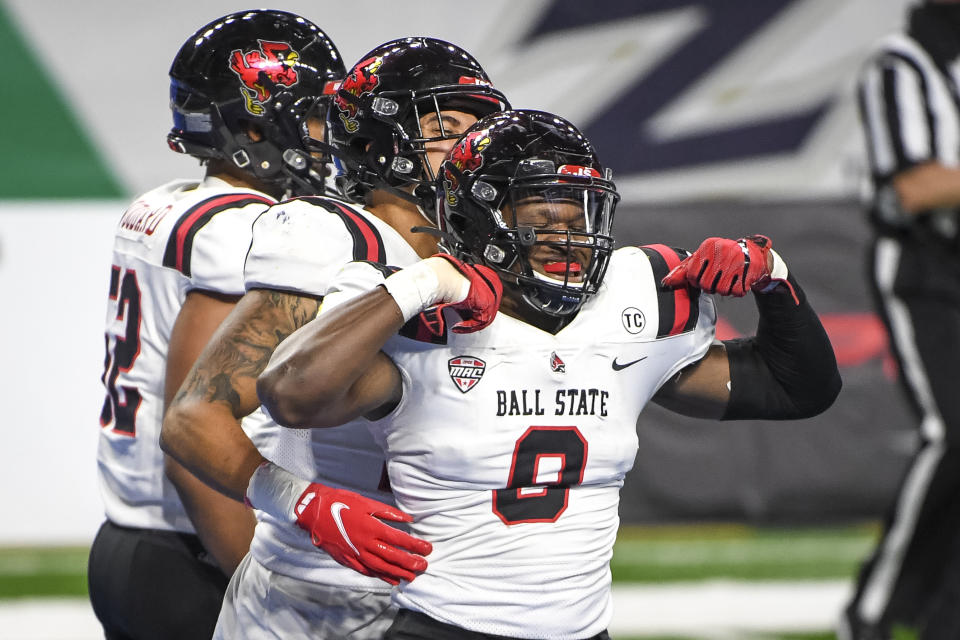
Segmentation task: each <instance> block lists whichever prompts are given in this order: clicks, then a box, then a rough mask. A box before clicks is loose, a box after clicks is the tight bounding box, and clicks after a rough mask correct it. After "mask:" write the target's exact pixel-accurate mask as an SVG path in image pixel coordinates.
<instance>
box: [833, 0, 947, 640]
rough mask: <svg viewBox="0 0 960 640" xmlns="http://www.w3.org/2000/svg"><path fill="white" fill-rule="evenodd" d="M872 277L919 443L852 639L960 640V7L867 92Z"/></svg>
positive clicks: (925, 10)
mask: <svg viewBox="0 0 960 640" xmlns="http://www.w3.org/2000/svg"><path fill="white" fill-rule="evenodd" d="M859 100H860V113H861V118H862V121H863V126H864V134H865V137H866V141H867V147H868V152H869V153H868V155H869V159H870V166H871V173H872V180H873V186H874V197H873V200H872V202H871V203H870V209H869V214H870V221H871V224H872V228H873V231H874V240H873V243H872V246H871V251H870V256H869V273H870V278H871V283H872V285H873V292H874V295H875V299H876V303H877V305H878V308H879V312H880V314H881V316H882V317H883V320H884V322H885V323H886V326H887V329H888V331H889V334H890V337H891V340H892V344H893V349H894V353H895V355H896V357H897V361H898V363H899V367H900V379H901V381H902V382H903V384H904V387H905V388H906V391H907V395H908V397H909V399H910V402H911V404H912V405H913V407H914V408H915V409H916V412H917V416H918V418H919V421H918V429H919V440H920V445H919V448H918V449H917V451H916V454H915V457H914V458H913V460H912V462H911V464H910V467H909V469H908V471H907V474H906V476H905V477H904V478H903V481H902V485H901V488H900V492H899V495H898V496H897V498H896V501H895V502H894V504H893V505H892V508H891V510H890V512H889V513H888V515H887V520H886V522H885V528H884V533H883V537H882V538H881V540H880V542H879V544H878V546H877V548H876V550H875V551H874V553H873V555H872V556H871V557H870V559H869V560H868V561H867V562H866V563H865V564H864V566H863V567H862V569H861V572H860V576H859V578H858V580H857V585H856V592H855V594H854V596H853V599H852V600H851V602H850V603H849V605H848V606H847V608H846V609H845V611H844V615H843V620H842V621H841V624H840V629H839V634H838V635H839V637H840V638H841V639H853V640H868V639H869V640H872V639H875V638H877V639H879V638H890V637H891V634H892V633H893V631H894V629H896V628H898V627H901V628H905V629H912V630H914V632H915V633H917V634H918V635H917V637H918V638H921V639H922V640H930V639H934V638H937V639H939V638H951V639H956V638H960V384H958V383H957V378H956V377H954V376H956V370H957V367H958V365H960V233H958V211H960V2H957V1H956V0H955V1H953V2H950V1H947V0H939V1H937V0H927V1H926V2H925V3H923V4H920V5H918V6H915V7H914V8H912V9H911V11H910V13H909V21H908V26H907V28H906V31H905V32H902V33H895V34H891V35H889V36H887V37H886V38H885V39H884V40H882V42H881V43H880V46H879V48H878V50H877V51H876V53H875V54H874V55H873V56H872V57H871V58H870V60H869V61H868V63H867V64H866V66H865V68H864V70H863V72H862V74H861V76H860V82H859Z"/></svg>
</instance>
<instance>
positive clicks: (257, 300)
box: [160, 289, 318, 501]
mask: <svg viewBox="0 0 960 640" xmlns="http://www.w3.org/2000/svg"><path fill="white" fill-rule="evenodd" d="M317 307H318V302H317V301H316V300H315V299H314V298H312V297H307V296H300V295H297V294H293V293H287V292H280V291H272V290H266V289H254V290H251V291H249V292H248V293H247V294H246V295H245V296H243V298H241V300H240V302H239V303H238V304H237V305H236V307H235V308H234V309H233V311H231V313H230V315H228V316H227V318H226V319H225V320H224V322H223V324H221V325H220V328H219V329H218V330H217V331H216V333H215V334H214V336H213V338H212V339H211V341H210V343H209V344H208V345H207V346H206V347H205V348H204V350H203V352H202V353H201V355H200V358H199V359H198V360H197V362H196V363H195V364H194V365H193V368H192V369H191V370H190V373H189V374H188V376H187V378H186V380H185V381H184V383H183V385H182V386H181V387H180V389H179V390H178V391H177V393H176V395H175V396H174V398H173V400H172V401H171V402H170V406H169V408H168V410H167V414H166V417H165V418H164V421H163V429H162V430H161V433H160V446H161V447H162V448H163V450H164V451H165V452H166V453H167V454H169V455H170V456H172V457H173V458H175V459H176V461H177V462H179V463H180V464H181V465H182V466H183V467H186V469H187V470H189V471H190V472H192V473H193V474H194V475H195V476H196V477H197V478H199V479H200V480H202V481H203V482H204V483H206V484H207V485H209V486H211V487H213V488H215V489H217V490H218V491H220V492H221V493H223V494H225V495H227V496H229V497H231V498H233V499H234V500H237V501H242V500H243V498H244V494H245V492H246V489H247V484H248V482H249V480H250V476H251V475H252V474H253V472H254V470H255V469H256V468H257V466H258V465H259V464H260V463H261V462H263V456H261V455H260V453H259V452H258V451H257V449H256V447H255V446H254V445H253V443H252V442H251V441H250V439H249V438H248V437H247V436H246V434H245V433H244V432H243V430H242V429H241V428H240V419H241V418H243V417H244V416H247V415H249V414H250V413H252V412H253V411H254V410H255V409H256V408H257V407H258V406H259V405H260V401H259V400H258V399H257V394H256V379H257V376H258V375H259V374H260V372H261V371H263V369H264V367H265V366H266V364H267V361H268V360H269V358H270V354H271V353H272V352H273V350H274V349H275V348H276V346H277V345H278V344H279V343H280V342H281V341H282V340H283V339H284V338H285V337H287V336H288V335H290V334H291V333H293V331H295V330H296V329H297V328H298V327H300V326H302V325H304V324H306V322H307V321H308V320H310V319H311V318H313V317H314V316H315V315H316V312H317Z"/></svg>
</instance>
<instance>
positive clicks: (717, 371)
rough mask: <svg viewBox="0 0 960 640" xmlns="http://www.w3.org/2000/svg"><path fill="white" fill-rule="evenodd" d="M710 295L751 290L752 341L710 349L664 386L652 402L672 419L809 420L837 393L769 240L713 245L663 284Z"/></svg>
mask: <svg viewBox="0 0 960 640" xmlns="http://www.w3.org/2000/svg"><path fill="white" fill-rule="evenodd" d="M664 284H666V285H672V286H679V285H687V286H695V287H698V288H700V289H703V290H704V291H707V292H710V293H720V294H722V295H736V296H743V295H746V293H747V292H748V291H753V294H754V296H755V299H756V302H757V309H758V310H759V313H760V320H759V324H758V326H757V334H756V335H755V336H753V337H751V338H746V339H741V340H729V341H726V342H724V343H720V344H716V345H713V346H712V347H711V348H710V349H709V351H708V352H707V354H706V355H705V356H704V357H703V358H702V359H701V360H699V361H698V362H696V363H694V364H692V365H690V366H688V367H686V368H685V369H683V370H682V371H680V372H679V373H678V374H677V375H676V376H674V377H673V378H672V379H671V380H670V381H668V382H667V383H666V384H665V385H664V386H663V387H661V389H660V391H658V393H657V395H656V396H655V397H654V401H655V402H657V403H658V404H660V405H662V406H664V407H666V408H668V409H670V410H672V411H676V412H677V413H682V414H684V415H689V416H693V417H698V418H719V419H724V420H744V419H761V418H765V419H774V420H778V419H779V420H787V419H798V418H809V417H812V416H815V415H817V414H819V413H822V412H823V411H825V410H826V409H827V408H828V407H829V406H830V405H831V404H833V401H834V400H835V399H836V397H837V394H839V393H840V387H841V381H840V373H839V371H838V370H837V362H836V358H835V357H834V354H833V347H832V346H831V344H830V340H829V338H828V337H827V334H826V332H825V331H824V329H823V326H822V325H821V324H820V320H819V318H818V317H817V314H816V313H815V312H814V311H813V309H812V308H811V307H810V305H809V304H808V303H807V300H806V296H805V295H804V293H803V291H802V290H801V289H800V287H799V285H798V284H797V282H796V280H795V279H794V278H793V277H792V276H788V275H787V269H786V265H785V264H784V263H783V261H782V260H780V258H779V256H777V255H776V254H774V253H773V252H772V251H771V250H770V247H769V240H767V239H766V238H763V237H762V236H751V237H750V238H742V239H741V240H739V241H737V242H734V241H732V240H725V239H721V238H710V239H708V240H706V241H704V243H703V244H702V245H701V246H700V248H699V249H698V250H697V252H695V253H694V254H693V255H692V256H690V257H689V258H687V259H686V260H684V261H683V262H682V263H681V264H680V266H678V267H677V268H676V269H674V271H672V272H671V273H670V274H668V276H667V277H666V278H665V279H664Z"/></svg>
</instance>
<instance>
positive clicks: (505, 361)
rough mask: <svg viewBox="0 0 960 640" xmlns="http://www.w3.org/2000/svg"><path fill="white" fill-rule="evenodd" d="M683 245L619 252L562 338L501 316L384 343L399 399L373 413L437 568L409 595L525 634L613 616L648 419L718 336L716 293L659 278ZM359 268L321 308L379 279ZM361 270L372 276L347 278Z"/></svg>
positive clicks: (401, 598) (418, 604) (572, 634)
mask: <svg viewBox="0 0 960 640" xmlns="http://www.w3.org/2000/svg"><path fill="white" fill-rule="evenodd" d="M681 257H682V256H681V255H678V254H677V252H675V251H673V250H672V249H669V248H667V247H664V246H662V245H657V246H651V247H644V248H634V247H630V248H624V249H620V250H618V251H616V252H615V253H614V255H613V257H612V259H611V263H610V266H609V269H608V271H607V274H606V277H605V280H604V282H603V284H602V285H601V287H600V289H599V291H598V292H597V294H596V295H594V296H593V297H591V298H590V299H589V300H588V301H587V302H586V304H585V305H584V306H583V308H582V309H581V310H580V312H579V313H578V314H577V316H576V318H575V319H574V320H573V321H572V322H571V323H570V324H569V325H568V326H567V327H565V328H564V329H563V330H561V331H560V332H558V333H557V334H556V335H553V334H550V333H546V332H543V331H540V330H539V329H536V328H535V327H533V326H531V325H529V324H526V323H524V322H521V321H519V320H516V319H514V318H512V317H510V316H507V315H506V314H498V315H497V318H496V319H495V321H494V322H493V324H492V325H490V326H489V327H488V328H486V329H484V330H482V331H479V332H476V333H472V334H467V335H458V334H453V333H448V334H447V336H446V339H445V343H444V344H429V343H428V342H424V341H418V340H414V339H410V338H407V337H404V336H403V335H402V334H403V333H406V334H407V335H412V333H413V332H412V331H411V329H410V327H409V325H408V326H407V327H405V331H404V332H401V335H399V336H397V337H394V338H392V339H391V340H390V341H389V342H388V343H387V345H386V346H385V348H384V351H385V352H386V353H387V354H388V355H389V356H390V357H391V358H392V359H393V360H394V362H395V363H396V365H397V367H398V368H399V370H400V372H401V375H402V379H403V399H402V401H401V403H400V405H399V406H398V407H397V408H396V410H395V411H394V412H393V413H392V414H391V415H389V416H388V417H386V418H384V419H382V420H380V421H378V422H375V423H368V424H369V425H370V428H371V430H372V432H373V433H374V436H375V438H376V439H377V441H378V442H379V443H380V444H381V445H382V446H383V447H384V448H385V450H386V452H387V459H388V469H389V478H390V483H391V486H392V488H393V492H394V495H395V497H396V500H397V504H398V505H399V506H400V508H402V509H403V510H404V511H406V512H407V513H409V514H410V515H412V516H413V518H414V523H413V525H412V526H411V533H413V534H414V535H417V536H420V537H422V538H424V539H426V540H429V541H430V542H431V543H432V544H433V552H432V553H431V554H430V556H429V557H428V562H429V566H428V568H427V570H426V572H425V573H423V574H422V575H420V576H418V577H417V578H416V579H415V580H413V581H412V582H410V583H401V585H400V586H399V587H398V588H397V589H396V590H395V591H394V600H395V602H396V603H397V604H398V605H399V606H401V607H405V608H408V609H414V610H417V611H422V612H424V613H426V614H428V615H429V616H431V617H433V618H435V619H437V620H441V621H443V622H447V623H450V624H454V625H458V626H461V627H465V628H467V629H470V630H473V631H478V632H483V633H490V634H498V635H506V636H514V637H520V638H584V637H589V636H592V635H594V634H596V633H599V632H600V631H602V630H603V629H604V628H605V627H606V626H607V624H608V623H609V621H610V616H611V594H610V569H609V563H610V558H611V556H612V551H613V543H614V540H615V538H616V535H617V528H618V526H619V516H618V506H619V498H620V488H621V486H622V485H623V479H624V475H625V474H626V473H627V471H629V470H630V468H631V467H632V466H633V461H634V457H635V455H636V451H637V433H636V424H637V418H638V416H639V415H640V412H641V410H642V409H643V407H644V405H645V404H646V403H647V402H648V401H649V400H650V398H651V397H652V396H653V395H654V393H656V391H657V390H658V389H659V388H660V387H661V386H662V385H663V384H664V382H666V381H667V380H668V379H669V378H670V377H671V376H672V375H674V374H675V373H676V372H677V371H679V370H680V369H681V368H682V367H684V366H686V365H688V364H690V363H692V362H694V361H696V360H698V359H700V358H701V357H703V356H704V354H705V353H706V351H707V349H708V347H709V346H710V344H711V343H712V341H713V337H714V328H715V322H716V313H715V309H714V306H713V301H712V299H711V298H710V297H709V296H705V295H704V296H697V295H696V294H691V292H689V291H688V290H686V289H681V290H676V291H672V290H664V289H661V288H660V287H659V286H658V283H659V282H660V279H661V278H662V277H663V276H664V275H665V274H666V273H667V271H668V270H669V268H670V267H672V266H674V265H675V264H677V263H678V262H679V261H680V259H681ZM361 271H365V270H364V269H363V267H362V266H360V265H358V266H357V267H351V270H350V271H349V272H345V273H344V279H345V281H344V282H343V283H342V284H338V289H340V290H342V291H343V294H340V293H338V294H334V295H332V296H331V298H333V299H332V300H331V299H330V298H328V301H329V302H330V305H329V307H325V311H326V310H327V309H329V308H332V307H333V306H335V305H336V304H338V303H339V302H340V301H341V300H342V299H341V298H340V296H341V295H343V297H344V298H346V297H349V296H351V295H353V294H354V293H355V291H354V289H368V288H369V286H370V282H369V280H370V278H369V273H367V274H366V276H365V275H363V274H361V273H360V272H361ZM351 272H353V273H355V274H356V280H355V281H356V282H362V283H363V284H358V285H352V284H351V283H350V282H348V281H346V278H348V277H350V273H351ZM365 279H366V281H365V282H364V280H365ZM421 335H423V333H422V332H421Z"/></svg>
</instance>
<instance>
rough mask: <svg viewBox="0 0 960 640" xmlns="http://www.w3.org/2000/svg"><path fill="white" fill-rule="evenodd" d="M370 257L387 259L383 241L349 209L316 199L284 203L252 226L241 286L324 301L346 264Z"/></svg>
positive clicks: (263, 215) (371, 226) (359, 216)
mask: <svg viewBox="0 0 960 640" xmlns="http://www.w3.org/2000/svg"><path fill="white" fill-rule="evenodd" d="M371 257H372V259H373V260H379V261H380V262H384V261H385V260H386V259H385V256H384V250H383V241H382V239H381V238H380V236H379V234H378V233H377V231H376V228H375V227H374V226H373V225H372V224H371V223H370V222H369V221H368V220H367V219H366V218H364V217H363V216H362V215H360V214H359V213H357V212H356V211H355V210H354V209H352V208H351V207H348V206H345V205H341V204H339V203H334V202H333V201H328V200H325V199H321V198H309V199H308V198H302V199H296V200H289V201H287V202H282V203H280V204H278V205H275V206H273V207H271V208H270V209H268V210H267V211H265V212H263V214H262V215H261V216H260V217H259V218H257V220H256V222H254V224H253V238H252V241H251V244H250V252H249V253H248V254H247V260H246V265H245V267H244V286H245V287H246V289H247V290H248V291H249V290H250V289H256V288H266V289H280V290H286V291H295V292H298V293H302V294H305V295H313V296H323V295H326V293H327V289H328V288H329V286H330V283H331V282H332V281H333V279H334V278H335V277H336V275H337V273H338V272H339V271H340V269H341V268H342V267H343V266H344V265H345V264H347V263H348V262H351V261H353V260H365V259H370V258H371Z"/></svg>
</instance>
